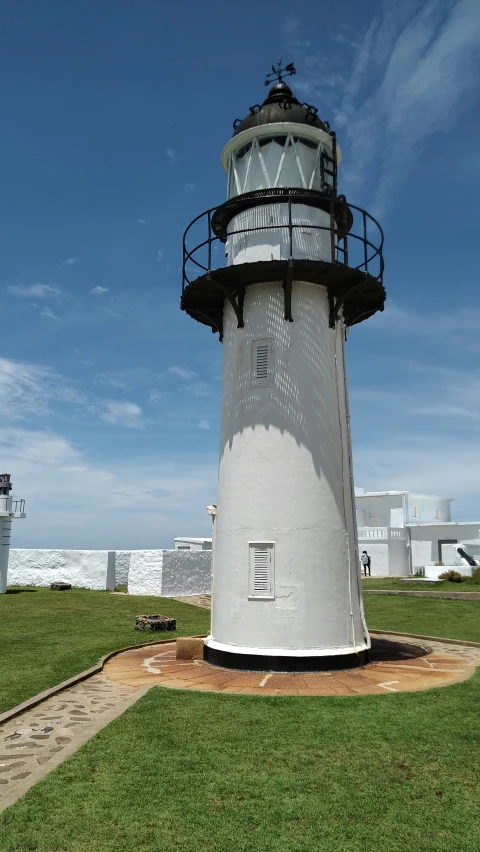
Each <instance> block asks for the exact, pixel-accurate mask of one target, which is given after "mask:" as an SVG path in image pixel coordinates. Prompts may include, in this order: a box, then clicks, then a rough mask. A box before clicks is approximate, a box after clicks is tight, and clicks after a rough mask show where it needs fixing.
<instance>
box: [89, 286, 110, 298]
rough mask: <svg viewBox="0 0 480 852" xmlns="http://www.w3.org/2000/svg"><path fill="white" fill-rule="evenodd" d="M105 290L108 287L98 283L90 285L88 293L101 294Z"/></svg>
mask: <svg viewBox="0 0 480 852" xmlns="http://www.w3.org/2000/svg"><path fill="white" fill-rule="evenodd" d="M107 290H108V287H100V285H99V284H98V285H97V286H96V287H92V289H91V290H90V293H93V295H94V296H101V295H102V293H106V292H107Z"/></svg>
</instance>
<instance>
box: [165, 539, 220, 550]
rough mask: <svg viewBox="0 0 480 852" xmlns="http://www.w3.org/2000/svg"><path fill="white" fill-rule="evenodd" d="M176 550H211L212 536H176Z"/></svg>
mask: <svg viewBox="0 0 480 852" xmlns="http://www.w3.org/2000/svg"><path fill="white" fill-rule="evenodd" d="M174 542H175V550H211V549H212V539H211V538H182V537H181V536H177V537H176V538H174Z"/></svg>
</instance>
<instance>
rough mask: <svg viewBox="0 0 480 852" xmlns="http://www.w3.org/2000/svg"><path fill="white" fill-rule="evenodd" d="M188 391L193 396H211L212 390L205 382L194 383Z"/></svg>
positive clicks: (188, 387) (189, 386)
mask: <svg viewBox="0 0 480 852" xmlns="http://www.w3.org/2000/svg"><path fill="white" fill-rule="evenodd" d="M186 390H188V391H190V393H191V394H193V396H210V388H209V386H208V385H207V384H205V382H193V384H191V385H188V386H187V388H186Z"/></svg>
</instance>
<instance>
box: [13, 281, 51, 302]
mask: <svg viewBox="0 0 480 852" xmlns="http://www.w3.org/2000/svg"><path fill="white" fill-rule="evenodd" d="M8 292H9V293H11V294H12V296H18V297H20V298H32V297H34V298H38V299H57V300H58V299H59V298H61V297H62V294H61V292H60V290H57V289H56V288H55V287H49V286H48V284H29V285H28V286H23V285H22V284H11V285H10V286H9V287H8Z"/></svg>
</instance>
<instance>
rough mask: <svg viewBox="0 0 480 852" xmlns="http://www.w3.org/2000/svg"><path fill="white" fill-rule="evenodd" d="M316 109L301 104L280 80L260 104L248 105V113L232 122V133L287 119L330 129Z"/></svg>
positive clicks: (322, 128)
mask: <svg viewBox="0 0 480 852" xmlns="http://www.w3.org/2000/svg"><path fill="white" fill-rule="evenodd" d="M317 113H318V110H317V109H316V107H312V106H310V105H309V104H301V103H300V101H298V100H297V98H296V97H295V95H294V94H293V92H292V90H291V88H290V86H287V84H286V83H285V82H284V81H283V80H282V81H281V82H279V83H275V85H274V86H272V88H271V89H270V91H269V93H268V97H267V98H266V100H264V102H263V104H262V105H261V106H260V105H259V104H256V105H255V106H253V107H250V113H249V115H247V116H246V118H244V119H243V121H242V120H241V119H239V118H237V120H236V121H235V122H234V124H233V135H234V136H236V135H237V133H241V132H242V130H248V129H249V128H250V127H259V126H261V125H263V124H275V123H276V122H279V121H289V122H294V123H295V124H309V125H310V127H318V128H320V130H326V131H327V132H328V131H329V130H330V128H329V125H328V123H327V122H324V121H321V119H320V118H319V117H318V115H317Z"/></svg>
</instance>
